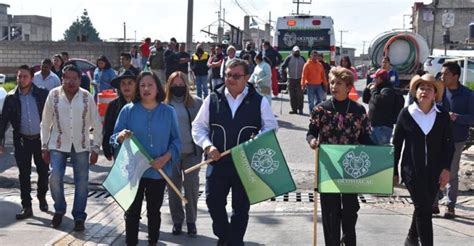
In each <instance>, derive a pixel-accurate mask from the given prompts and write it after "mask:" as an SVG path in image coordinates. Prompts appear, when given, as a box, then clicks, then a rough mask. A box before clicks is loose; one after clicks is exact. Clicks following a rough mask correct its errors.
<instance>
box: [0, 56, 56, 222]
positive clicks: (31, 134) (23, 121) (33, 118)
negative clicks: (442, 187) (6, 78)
mask: <svg viewBox="0 0 474 246" xmlns="http://www.w3.org/2000/svg"><path fill="white" fill-rule="evenodd" d="M32 78H33V70H32V69H31V68H30V67H28V66H27V65H22V66H20V67H19V69H18V73H17V77H16V80H17V87H16V88H15V89H14V90H13V91H11V92H10V93H9V94H8V95H7V97H6V99H5V103H4V106H3V114H2V116H1V117H0V143H1V144H0V154H3V152H4V145H3V144H4V141H5V131H6V130H7V126H8V123H11V125H12V127H13V145H14V146H15V160H16V163H17V166H18V170H19V172H20V175H19V179H20V196H21V205H22V207H23V209H22V210H21V212H20V213H19V214H17V215H16V219H17V220H22V219H26V218H29V217H32V216H33V210H32V208H31V195H30V193H31V177H30V174H31V157H34V160H35V165H36V171H37V172H38V192H37V197H38V200H39V207H40V210H41V211H43V212H47V211H48V203H47V202H46V198H45V197H46V192H47V191H48V176H49V175H48V171H49V167H48V164H46V163H45V162H44V161H43V159H42V157H41V139H40V131H41V129H40V122H41V112H42V111H43V107H44V104H45V101H46V97H47V96H48V91H47V90H46V89H43V88H39V87H37V86H36V85H34V84H33V83H32Z"/></svg>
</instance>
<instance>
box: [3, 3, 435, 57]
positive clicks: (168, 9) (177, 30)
mask: <svg viewBox="0 0 474 246" xmlns="http://www.w3.org/2000/svg"><path fill="white" fill-rule="evenodd" d="M221 1H222V7H223V8H224V9H225V19H226V21H227V22H230V23H232V24H233V25H235V26H238V27H243V16H244V15H245V14H246V13H245V12H244V10H245V11H246V12H247V13H248V14H250V15H255V16H257V17H256V18H255V19H256V20H257V21H259V22H260V24H262V25H261V28H263V24H264V21H268V19H269V12H270V11H271V19H272V21H275V20H276V18H277V17H278V16H284V15H288V14H290V13H291V12H295V11H296V5H295V4H292V2H293V0H237V1H236V0H221ZM306 1H308V0H306ZM419 1H423V0H419ZM0 2H2V3H5V4H9V5H10V8H9V10H8V13H9V14H12V15H42V16H48V17H52V20H53V27H52V28H53V30H52V32H53V33H52V34H53V40H60V39H62V38H63V33H64V31H65V30H66V29H67V28H68V27H69V26H70V25H71V23H72V22H73V21H74V20H75V19H76V18H77V17H79V16H81V14H82V12H83V9H87V11H88V12H89V16H90V18H91V20H92V23H93V25H94V27H95V28H96V29H97V30H98V32H99V34H100V37H101V38H102V39H114V38H122V37H123V23H124V22H126V29H127V38H132V39H134V38H135V37H136V39H137V40H138V41H140V40H141V39H143V38H144V37H151V38H152V39H156V38H158V39H162V40H169V38H170V37H176V38H177V39H178V41H185V38H186V15H187V2H188V1H187V0H171V1H170V0H133V1H126V0H99V1H98V0H74V1H64V0H42V1H41V0H0ZM236 2H238V3H239V4H240V5H241V7H242V8H243V9H244V10H242V9H241V8H239V6H237V4H236ZM414 2H415V1H414V0H313V1H312V4H311V5H300V12H303V13H308V12H309V13H310V14H312V15H327V16H331V17H332V18H333V20H334V28H335V31H336V41H337V44H338V45H339V42H340V32H339V31H340V30H344V31H347V32H344V33H343V38H342V39H343V46H345V47H353V48H356V49H357V51H356V54H359V53H361V52H362V48H363V41H368V43H367V44H366V45H365V50H367V47H368V44H369V43H370V41H371V40H372V39H373V38H374V37H375V36H376V35H377V34H379V33H381V32H384V31H387V30H391V29H393V28H402V27H403V18H405V25H406V26H407V27H408V25H409V22H410V20H409V17H404V15H408V14H411V7H412V6H413V3H414ZM424 2H425V3H430V2H431V1H430V0H424ZM132 3H133V4H132ZM218 10H219V0H195V1H194V26H193V40H194V41H210V39H209V37H207V35H206V34H204V33H203V32H201V31H200V30H201V29H203V28H206V27H207V25H209V24H211V23H213V22H214V21H216V20H217V11H218ZM211 31H212V29H211ZM214 32H215V29H214ZM135 33H136V34H135Z"/></svg>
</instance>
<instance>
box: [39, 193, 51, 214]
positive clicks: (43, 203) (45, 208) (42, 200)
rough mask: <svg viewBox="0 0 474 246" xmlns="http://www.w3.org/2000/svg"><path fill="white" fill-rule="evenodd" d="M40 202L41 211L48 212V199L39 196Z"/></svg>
mask: <svg viewBox="0 0 474 246" xmlns="http://www.w3.org/2000/svg"><path fill="white" fill-rule="evenodd" d="M38 201H39V209H40V210H41V211H43V212H48V208H49V207H48V202H47V201H46V197H44V196H41V197H40V196H38Z"/></svg>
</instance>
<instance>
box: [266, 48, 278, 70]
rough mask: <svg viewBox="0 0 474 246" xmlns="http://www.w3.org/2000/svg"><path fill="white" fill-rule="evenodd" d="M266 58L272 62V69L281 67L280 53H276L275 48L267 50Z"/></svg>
mask: <svg viewBox="0 0 474 246" xmlns="http://www.w3.org/2000/svg"><path fill="white" fill-rule="evenodd" d="M264 57H266V58H268V59H269V60H270V62H271V64H270V67H272V68H274V67H277V66H279V65H280V63H281V60H282V58H281V55H280V53H278V51H276V50H275V49H274V48H273V47H270V48H268V49H266V50H265V55H264Z"/></svg>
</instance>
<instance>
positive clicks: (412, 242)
mask: <svg viewBox="0 0 474 246" xmlns="http://www.w3.org/2000/svg"><path fill="white" fill-rule="evenodd" d="M418 245H419V244H418V237H413V236H410V235H408V236H407V238H406V239H405V246H418Z"/></svg>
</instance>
